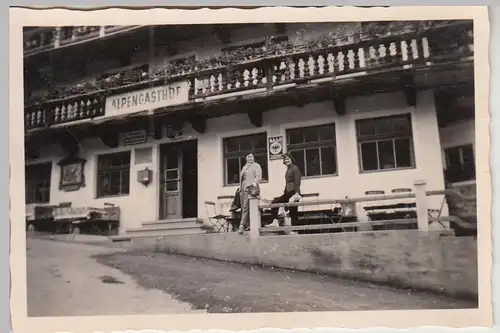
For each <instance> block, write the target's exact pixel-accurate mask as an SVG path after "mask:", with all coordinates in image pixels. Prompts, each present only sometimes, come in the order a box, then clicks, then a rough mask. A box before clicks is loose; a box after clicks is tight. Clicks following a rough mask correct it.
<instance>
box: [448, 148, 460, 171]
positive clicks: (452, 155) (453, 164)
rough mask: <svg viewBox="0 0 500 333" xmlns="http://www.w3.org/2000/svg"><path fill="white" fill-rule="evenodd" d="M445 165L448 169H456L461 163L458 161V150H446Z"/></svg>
mask: <svg viewBox="0 0 500 333" xmlns="http://www.w3.org/2000/svg"><path fill="white" fill-rule="evenodd" d="M446 163H447V167H448V168H458V167H460V164H462V161H461V160H460V150H459V148H449V149H446Z"/></svg>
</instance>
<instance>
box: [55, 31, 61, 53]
mask: <svg viewBox="0 0 500 333" xmlns="http://www.w3.org/2000/svg"><path fill="white" fill-rule="evenodd" d="M54 33H55V36H54V48H56V49H57V48H58V47H59V46H61V27H57V28H56V31H55V32H54Z"/></svg>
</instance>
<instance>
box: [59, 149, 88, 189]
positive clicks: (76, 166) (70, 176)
mask: <svg viewBox="0 0 500 333" xmlns="http://www.w3.org/2000/svg"><path fill="white" fill-rule="evenodd" d="M85 162H86V160H84V159H82V158H78V157H73V156H71V157H67V158H65V159H63V160H61V161H59V162H58V164H59V166H60V167H61V177H60V178H59V189H60V190H63V191H66V192H69V191H77V190H79V189H80V188H81V187H85V174H84V168H85Z"/></svg>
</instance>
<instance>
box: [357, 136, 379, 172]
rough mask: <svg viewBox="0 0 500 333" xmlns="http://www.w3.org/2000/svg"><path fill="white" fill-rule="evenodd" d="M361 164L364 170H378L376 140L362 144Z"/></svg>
mask: <svg viewBox="0 0 500 333" xmlns="http://www.w3.org/2000/svg"><path fill="white" fill-rule="evenodd" d="M361 165H362V166H363V171H370V170H378V159H377V144H376V143H375V142H367V143H362V144H361Z"/></svg>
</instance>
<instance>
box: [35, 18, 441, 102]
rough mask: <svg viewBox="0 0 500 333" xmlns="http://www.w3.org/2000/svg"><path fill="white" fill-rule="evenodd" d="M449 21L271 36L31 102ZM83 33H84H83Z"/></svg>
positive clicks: (232, 65) (342, 27) (369, 25)
mask: <svg viewBox="0 0 500 333" xmlns="http://www.w3.org/2000/svg"><path fill="white" fill-rule="evenodd" d="M449 22H450V21H426V22H420V21H419V22H411V21H398V22H387V24H384V23H380V22H368V23H363V24H361V26H360V28H359V29H358V30H357V31H355V33H354V34H350V35H348V34H347V30H346V28H347V26H346V25H342V24H340V25H339V26H338V28H337V29H336V30H334V31H331V32H329V33H328V34H326V35H323V36H320V37H318V38H316V39H314V40H306V39H304V38H303V34H302V35H301V32H300V31H299V32H298V36H297V40H296V41H295V42H291V41H284V42H276V41H275V38H274V37H273V36H269V37H267V38H266V41H265V43H264V45H263V46H259V47H241V48H238V49H235V50H232V51H229V52H224V53H223V54H221V55H218V56H213V57H210V58H208V59H203V60H196V59H195V58H194V57H191V58H188V59H182V60H178V61H170V62H166V63H165V64H164V66H163V68H160V69H158V70H156V71H153V72H152V73H149V72H144V71H141V70H139V71H129V72H122V73H118V74H116V75H113V76H110V77H107V78H105V79H102V80H96V81H95V82H85V83H80V84H78V85H76V86H74V87H69V88H58V89H56V90H54V91H51V92H50V93H49V94H48V95H47V96H46V97H45V99H38V100H37V101H34V100H31V102H32V103H43V101H44V100H45V101H46V100H50V99H55V98H62V97H64V96H68V95H77V94H86V93H92V92H95V91H101V90H108V89H113V88H116V87H120V86H123V85H130V84H134V83H139V82H143V81H150V80H155V79H161V78H165V79H168V78H170V77H177V76H182V75H185V74H190V73H193V72H198V71H202V70H210V69H216V68H221V67H226V70H227V72H228V73H229V74H230V75H228V79H229V81H231V80H233V79H234V78H235V75H241V74H238V73H235V72H234V71H235V67H236V66H238V65H240V64H244V63H245V62H248V61H255V60H258V59H263V58H268V57H271V56H279V55H283V56H288V57H293V56H294V55H295V54H300V53H303V52H315V51H321V50H323V49H325V48H329V47H334V46H339V45H345V44H352V43H356V42H359V41H363V40H369V39H373V38H374V37H375V38H380V37H383V36H387V35H396V34H405V33H410V32H416V33H418V32H421V31H422V30H424V29H429V28H432V27H434V26H436V25H442V24H448V23H449ZM85 31H87V30H85ZM81 33H83V30H82V32H81ZM275 70H276V71H278V72H281V71H286V70H287V69H286V68H285V69H279V68H275Z"/></svg>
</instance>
